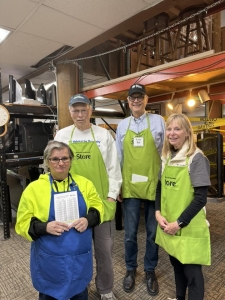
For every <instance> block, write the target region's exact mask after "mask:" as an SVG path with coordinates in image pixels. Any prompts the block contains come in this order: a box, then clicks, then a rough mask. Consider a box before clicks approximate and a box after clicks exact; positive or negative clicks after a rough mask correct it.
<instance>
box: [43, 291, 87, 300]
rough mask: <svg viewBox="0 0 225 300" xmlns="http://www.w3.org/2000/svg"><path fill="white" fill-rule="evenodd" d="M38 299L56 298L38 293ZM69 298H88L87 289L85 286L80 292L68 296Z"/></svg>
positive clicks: (72, 299)
mask: <svg viewBox="0 0 225 300" xmlns="http://www.w3.org/2000/svg"><path fill="white" fill-rule="evenodd" d="M38 300H57V299H56V298H53V297H51V296H48V295H45V294H42V293H39V298H38ZM70 300H88V290H87V288H86V289H85V290H84V291H83V292H82V293H80V294H77V295H75V296H73V297H72V298H70Z"/></svg>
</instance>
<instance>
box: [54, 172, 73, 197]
mask: <svg viewBox="0 0 225 300" xmlns="http://www.w3.org/2000/svg"><path fill="white" fill-rule="evenodd" d="M51 178H52V182H53V184H54V187H55V189H56V191H57V193H58V192H59V189H58V185H57V181H56V180H55V179H54V178H53V177H52V175H51ZM67 178H68V180H67V181H68V184H67V190H66V191H65V190H64V192H68V191H69V190H70V183H69V181H70V179H71V180H72V178H71V175H70V174H68V177H67Z"/></svg>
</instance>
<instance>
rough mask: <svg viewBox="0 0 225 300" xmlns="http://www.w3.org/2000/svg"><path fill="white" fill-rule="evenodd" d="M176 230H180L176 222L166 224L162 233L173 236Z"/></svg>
mask: <svg viewBox="0 0 225 300" xmlns="http://www.w3.org/2000/svg"><path fill="white" fill-rule="evenodd" d="M178 230H180V226H179V225H178V223H177V221H175V222H172V223H168V224H167V225H166V226H165V227H164V232H165V233H167V234H171V235H175V234H176V233H177V231H178Z"/></svg>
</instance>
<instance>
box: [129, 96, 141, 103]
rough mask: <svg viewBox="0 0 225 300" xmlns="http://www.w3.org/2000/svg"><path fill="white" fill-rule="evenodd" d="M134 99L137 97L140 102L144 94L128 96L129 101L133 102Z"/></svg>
mask: <svg viewBox="0 0 225 300" xmlns="http://www.w3.org/2000/svg"><path fill="white" fill-rule="evenodd" d="M135 99H137V101H138V102H141V101H143V100H144V96H143V95H139V96H136V97H134V96H129V100H130V101H131V102H134V101H135Z"/></svg>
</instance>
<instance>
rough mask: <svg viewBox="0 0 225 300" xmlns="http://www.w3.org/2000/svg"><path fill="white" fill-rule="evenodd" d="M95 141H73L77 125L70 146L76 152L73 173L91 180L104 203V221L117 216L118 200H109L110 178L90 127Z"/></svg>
mask: <svg viewBox="0 0 225 300" xmlns="http://www.w3.org/2000/svg"><path fill="white" fill-rule="evenodd" d="M90 130H91V134H92V137H93V141H88V142H75V143H72V137H73V134H74V131H75V126H74V128H73V130H72V133H71V137H70V140H69V147H70V149H71V150H72V151H73V153H74V159H73V161H72V166H71V173H75V174H78V175H81V176H84V177H86V178H87V179H89V180H91V181H92V182H93V184H94V186H95V188H96V190H97V192H98V193H99V196H100V198H101V199H102V201H103V203H104V216H103V222H105V221H110V220H113V219H114V218H115V211H116V202H110V201H107V197H108V192H109V180H108V174H107V171H106V167H105V163H104V161H103V158H102V154H101V152H100V150H99V148H98V146H97V143H96V141H95V137H94V132H93V130H92V128H90Z"/></svg>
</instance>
